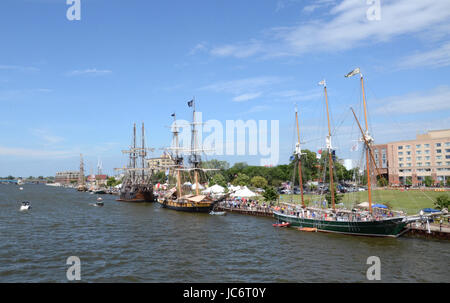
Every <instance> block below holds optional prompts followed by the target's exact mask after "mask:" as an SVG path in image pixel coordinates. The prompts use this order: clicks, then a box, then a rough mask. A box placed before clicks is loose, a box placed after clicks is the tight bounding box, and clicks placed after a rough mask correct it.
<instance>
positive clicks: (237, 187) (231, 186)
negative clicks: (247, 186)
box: [228, 185, 243, 192]
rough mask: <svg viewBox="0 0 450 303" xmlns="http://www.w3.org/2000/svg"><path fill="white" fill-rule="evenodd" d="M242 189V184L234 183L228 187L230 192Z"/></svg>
mask: <svg viewBox="0 0 450 303" xmlns="http://www.w3.org/2000/svg"><path fill="white" fill-rule="evenodd" d="M241 189H243V188H241V187H240V186H233V185H230V186H229V187H228V191H230V192H236V191H238V190H241Z"/></svg>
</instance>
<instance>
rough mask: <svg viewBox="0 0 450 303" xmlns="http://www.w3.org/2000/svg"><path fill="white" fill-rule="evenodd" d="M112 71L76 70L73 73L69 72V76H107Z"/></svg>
mask: <svg viewBox="0 0 450 303" xmlns="http://www.w3.org/2000/svg"><path fill="white" fill-rule="evenodd" d="M111 73H112V71H110V70H107V69H106V70H99V69H96V68H88V69H85V70H74V71H71V72H68V73H67V75H68V76H79V75H107V74H111Z"/></svg>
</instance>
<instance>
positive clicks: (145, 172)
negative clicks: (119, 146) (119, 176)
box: [116, 123, 155, 202]
mask: <svg viewBox="0 0 450 303" xmlns="http://www.w3.org/2000/svg"><path fill="white" fill-rule="evenodd" d="M149 150H151V151H153V149H151V148H146V147H145V138H144V123H142V146H141V147H136V124H135V125H134V128H133V143H132V146H131V147H130V149H129V150H124V151H122V152H123V153H124V154H128V155H129V162H128V167H126V168H118V169H116V170H122V171H124V172H125V176H124V178H123V181H122V188H121V189H120V192H119V198H118V199H117V201H121V202H154V201H155V195H154V192H153V184H152V182H151V169H149V168H148V167H147V163H146V156H147V151H149ZM138 162H140V164H141V167H140V168H139V167H137V166H138V164H139V163H138Z"/></svg>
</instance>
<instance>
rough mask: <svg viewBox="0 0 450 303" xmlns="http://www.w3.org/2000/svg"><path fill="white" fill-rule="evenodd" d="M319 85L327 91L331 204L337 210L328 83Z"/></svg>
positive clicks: (327, 140)
mask: <svg viewBox="0 0 450 303" xmlns="http://www.w3.org/2000/svg"><path fill="white" fill-rule="evenodd" d="M319 85H323V89H324V92H325V104H326V107H327V121H328V136H327V139H326V143H327V149H328V161H329V166H330V193H331V204H332V207H333V211H336V205H335V201H334V200H335V199H334V184H333V157H332V155H331V154H332V152H333V148H332V146H331V126H330V112H329V109H328V94H327V83H326V82H325V80H322V81H321V82H320V83H319Z"/></svg>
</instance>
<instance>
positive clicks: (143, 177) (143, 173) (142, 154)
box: [141, 122, 146, 184]
mask: <svg viewBox="0 0 450 303" xmlns="http://www.w3.org/2000/svg"><path fill="white" fill-rule="evenodd" d="M141 156H142V183H143V184H144V183H145V182H144V180H145V172H144V170H145V156H146V151H145V132H144V122H142V153H141Z"/></svg>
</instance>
